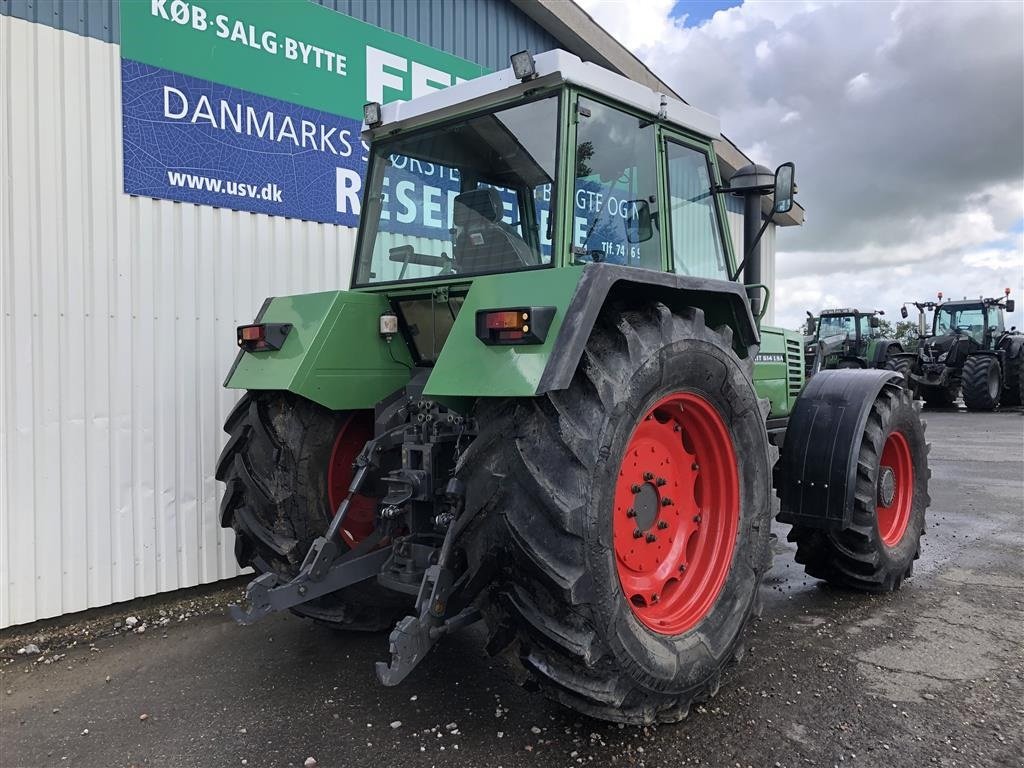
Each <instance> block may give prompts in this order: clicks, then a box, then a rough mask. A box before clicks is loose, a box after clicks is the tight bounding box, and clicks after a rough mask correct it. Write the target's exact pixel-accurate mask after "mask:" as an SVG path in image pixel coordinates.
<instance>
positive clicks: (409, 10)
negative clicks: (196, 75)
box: [0, 0, 561, 69]
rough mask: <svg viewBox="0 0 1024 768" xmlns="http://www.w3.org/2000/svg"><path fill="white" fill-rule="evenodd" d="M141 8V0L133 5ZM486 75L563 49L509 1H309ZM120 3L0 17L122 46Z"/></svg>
mask: <svg viewBox="0 0 1024 768" xmlns="http://www.w3.org/2000/svg"><path fill="white" fill-rule="evenodd" d="M136 1H137V2H143V0H136ZM310 1H311V2H318V3H319V4H320V5H325V6H327V7H328V8H332V9H334V10H336V11H339V12H341V13H344V14H347V15H349V16H352V17H354V18H357V19H361V20H363V21H365V22H368V23H370V24H374V25H376V26H378V27H382V28H384V29H387V30H390V31H392V32H396V33H397V34H399V35H405V36H406V37H411V38H412V39H413V40H418V41H419V42H421V43H424V44H426V45H429V46H431V47H432V48H437V49H439V50H442V51H447V52H448V53H452V54H454V55H456V56H461V57H462V58H464V59H469V60H470V61H473V62H476V63H477V64H480V65H482V66H485V67H488V68H490V69H503V68H505V67H507V66H508V57H509V55H510V54H513V53H515V52H516V51H521V50H524V49H527V50H530V51H533V52H534V53H540V52H541V51H549V50H551V49H552V48H559V47H561V46H560V45H559V44H558V41H557V40H555V38H554V37H552V36H551V35H550V34H548V33H547V32H546V31H545V30H544V29H542V28H541V27H539V26H538V25H537V24H536V23H534V22H533V20H532V19H530V18H529V17H527V16H526V14H524V13H523V12H522V11H520V10H519V9H518V8H516V7H515V6H514V5H512V4H511V3H510V2H508V1H507V0H310ZM119 7H120V3H119V2H118V0H0V14H3V15H7V14H9V15H11V16H14V17H16V18H19V19H26V20H27V21H34V22H36V23H37V24H46V25H47V26H51V27H55V28H57V29H63V30H65V31H67V32H74V33H75V34H78V35H85V36H87V37H93V38H96V39H97V40H103V41H104V42H108V43H119V42H120V41H121V28H120V23H119V21H120V16H119Z"/></svg>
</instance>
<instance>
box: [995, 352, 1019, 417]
mask: <svg viewBox="0 0 1024 768" xmlns="http://www.w3.org/2000/svg"><path fill="white" fill-rule="evenodd" d="M1013 351H1014V350H1013V348H1012V347H1010V348H1008V349H1007V357H1006V371H1005V377H1004V378H1003V395H1002V397H1001V398H1000V404H1001V405H1005V406H1011V405H1024V346H1020V347H1018V348H1017V349H1016V352H1017V355H1016V357H1010V353H1012V352H1013Z"/></svg>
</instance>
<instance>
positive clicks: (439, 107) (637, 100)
mask: <svg viewBox="0 0 1024 768" xmlns="http://www.w3.org/2000/svg"><path fill="white" fill-rule="evenodd" d="M534 61H535V62H536V67H537V77H536V78H534V79H532V80H528V81H526V82H521V81H520V80H518V79H517V78H516V77H515V75H513V74H512V68H511V67H509V68H508V69H502V70H500V71H498V72H493V73H491V74H489V75H484V76H483V77H478V78H475V79H473V80H468V81H466V82H464V83H458V84H457V85H453V86H451V87H450V88H445V89H444V90H440V91H434V92H433V93H428V94H426V95H424V96H419V97H417V98H415V99H412V100H410V101H394V102H391V103H390V104H385V105H384V106H383V108H382V110H381V117H382V118H383V123H382V124H381V125H379V126H377V127H375V128H372V129H367V127H366V125H365V124H364V125H363V135H364V137H366V138H368V139H369V138H381V137H382V136H386V135H388V134H390V133H391V132H392V131H395V130H397V129H404V128H411V127H414V126H416V125H420V124H423V123H428V122H433V121H434V120H440V119H443V118H444V117H446V116H447V115H449V114H455V113H456V112H462V111H464V110H466V109H467V108H472V107H473V106H481V107H483V106H486V105H487V104H489V103H492V102H494V101H496V100H498V99H496V98H495V97H496V96H497V95H498V94H501V95H503V96H510V97H511V96H515V95H518V94H520V93H525V92H526V91H529V90H533V89H535V88H539V87H546V86H550V85H560V84H562V83H571V84H573V85H578V86H580V87H583V88H587V89H589V90H592V91H594V92H596V93H599V94H606V95H607V96H609V97H610V98H613V99H615V100H617V101H620V102H622V103H624V104H627V105H629V106H631V107H633V108H635V109H637V110H639V111H641V112H645V113H647V114H649V115H651V117H654V118H661V119H662V120H663V121H665V122H668V123H671V124H673V125H677V126H679V127H681V128H685V129H687V130H689V131H692V132H694V133H698V134H700V135H702V136H705V137H707V138H708V139H721V138H722V133H721V127H720V124H719V121H718V118H717V117H715V116H714V115H709V114H708V113H706V112H701V111H700V110H699V109H695V108H694V107H691V106H690V105H689V104H684V103H683V102H681V101H679V99H676V98H673V97H672V96H669V95H667V94H664V93H659V92H658V91H654V90H651V89H650V88H648V87H647V86H645V85H641V84H640V83H637V82H634V81H633V80H630V79H629V78H627V77H623V76H622V75H618V74H615V73H614V72H611V71H609V70H607V69H605V68H603V67H599V66H598V65H596V64H591V63H588V62H585V61H582V60H581V59H580V58H579V57H578V56H574V55H573V54H571V53H567V52H566V51H562V50H554V51H547V52H546V53H541V54H538V55H537V56H535V57H534Z"/></svg>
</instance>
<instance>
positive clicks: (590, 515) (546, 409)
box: [459, 304, 770, 723]
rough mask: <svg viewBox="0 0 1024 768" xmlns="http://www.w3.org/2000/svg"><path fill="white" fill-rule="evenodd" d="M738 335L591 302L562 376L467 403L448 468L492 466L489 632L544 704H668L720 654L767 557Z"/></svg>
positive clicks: (649, 715)
mask: <svg viewBox="0 0 1024 768" xmlns="http://www.w3.org/2000/svg"><path fill="white" fill-rule="evenodd" d="M755 352H756V348H754V347H750V348H749V349H744V350H743V353H744V357H743V358H741V357H740V356H739V355H738V354H737V353H736V351H735V350H734V349H733V341H732V331H731V330H730V329H729V328H728V327H726V326H723V327H721V328H719V329H717V330H712V329H711V328H709V327H707V326H706V325H705V320H704V314H703V312H702V311H701V310H699V309H685V310H683V311H681V312H677V313H673V312H672V311H670V310H669V309H668V308H667V307H665V306H664V305H661V304H654V305H652V306H650V307H648V308H643V309H636V308H620V309H610V308H606V309H605V310H603V311H602V314H601V316H600V317H599V319H598V323H597V326H596V327H595V330H594V331H593V333H592V336H591V338H590V340H589V341H588V343H587V346H586V349H585V351H584V353H583V357H582V360H581V361H580V364H579V366H578V368H577V371H576V374H575V376H574V378H573V381H572V384H571V386H570V387H569V388H568V389H566V390H562V391H557V392H550V393H548V394H546V395H543V396H540V397H537V398H532V399H521V400H503V401H496V400H488V401H481V403H480V404H479V405H478V407H477V423H478V424H479V425H480V427H481V430H482V432H481V434H480V435H479V436H478V437H477V439H476V441H475V442H474V443H473V444H472V445H471V446H470V447H469V449H468V450H467V451H466V452H465V454H464V455H463V456H462V458H461V461H460V465H459V473H460V476H461V477H462V478H463V479H464V482H466V484H467V487H470V488H472V487H474V486H479V487H483V486H484V485H485V484H486V483H487V481H488V478H493V477H500V478H501V482H500V483H498V484H497V485H495V484H494V483H493V482H492V483H491V485H492V486H493V487H494V490H493V497H492V498H491V499H490V501H489V502H488V503H487V504H488V507H489V508H492V509H494V510H495V512H497V513H498V514H497V515H496V516H495V517H496V519H498V520H500V521H501V525H502V526H503V528H502V530H501V531H500V532H499V533H498V535H495V536H493V537H492V538H493V539H494V540H498V541H504V545H505V547H506V550H505V552H504V553H502V556H501V558H500V560H501V564H502V566H503V570H502V573H501V574H500V576H499V578H498V583H497V585H496V588H495V590H494V592H493V596H492V599H491V600H490V601H489V604H488V605H487V606H486V608H485V610H486V616H487V619H488V624H489V627H490V629H491V631H492V643H491V649H492V650H495V651H496V650H500V648H501V647H503V646H505V645H508V644H510V643H512V641H518V645H517V647H518V650H519V657H520V660H521V662H522V663H523V665H524V666H525V667H526V669H527V670H528V671H529V672H530V673H532V675H533V676H534V678H535V679H536V680H537V681H538V683H539V684H540V687H541V688H542V689H543V690H544V691H545V692H546V693H547V694H548V695H550V696H551V697H553V698H555V699H556V700H558V701H560V702H561V703H563V704H565V705H567V706H569V707H572V708H574V709H576V710H578V711H580V712H583V713H585V714H588V715H591V716H594V717H598V718H602V719H606V720H614V721H618V722H628V723H651V722H659V721H660V722H672V721H677V720H680V719H681V718H683V717H685V716H686V714H687V712H688V711H689V709H690V707H691V705H693V704H695V703H698V702H701V701H705V700H707V699H708V698H710V697H711V696H713V695H714V694H715V692H716V691H717V690H718V685H719V680H720V677H721V674H722V670H723V668H724V667H725V665H726V664H727V663H728V662H729V661H730V660H731V659H733V658H734V656H735V655H737V654H738V652H739V644H740V639H741V634H742V632H743V629H744V627H745V626H746V624H747V622H748V621H749V620H750V618H751V616H753V615H754V613H755V608H756V607H757V606H758V605H759V600H758V586H759V584H760V581H761V577H762V575H763V573H764V571H765V569H766V567H767V565H768V561H769V554H768V553H769V548H768V535H769V524H770V518H769V508H770V506H769V501H770V472H769V458H768V450H769V448H768V437H767V434H766V432H765V418H764V413H763V410H762V405H763V404H762V403H761V402H760V401H759V400H758V398H757V395H756V394H755V392H754V387H753V384H752V381H751V371H752V367H753V360H754V353H755Z"/></svg>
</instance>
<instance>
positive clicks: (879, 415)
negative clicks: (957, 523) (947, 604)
mask: <svg viewBox="0 0 1024 768" xmlns="http://www.w3.org/2000/svg"><path fill="white" fill-rule="evenodd" d="M856 471H857V480H856V483H857V484H856V488H855V491H854V508H853V516H852V520H851V525H850V527H848V528H846V529H843V530H827V529H820V528H808V527H803V526H799V525H795V526H793V529H792V530H791V531H790V532H789V540H790V541H791V542H795V543H796V545H797V551H796V561H797V562H798V563H800V564H801V565H803V566H804V570H806V571H807V574H808V575H810V576H813V577H814V578H816V579H822V580H824V581H827V582H829V583H831V584H835V585H838V586H842V587H847V588H850V589H856V590H860V591H862V592H891V591H894V590H897V589H899V588H900V585H901V584H902V582H903V579H905V578H907V577H909V576H910V575H911V574H912V573H913V566H914V560H916V559H917V558H918V557H919V556H920V553H921V536H922V534H923V533H924V525H925V510H926V509H927V508H928V504H929V503H930V499H929V497H928V479H929V477H930V471H929V469H928V445H927V443H926V442H925V437H924V424H923V422H922V421H921V419H920V417H919V416H918V413H917V410H916V409H915V407H914V402H913V400H912V399H911V397H910V393H909V392H907V391H906V390H904V389H899V390H897V389H894V388H889V387H887V388H885V389H883V390H882V391H881V392H880V393H879V395H878V397H877V398H876V399H875V402H874V404H873V405H872V407H871V413H870V414H869V415H868V420H867V424H866V426H865V428H864V433H863V435H862V437H861V445H860V450H859V453H858V457H857V470H856Z"/></svg>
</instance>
